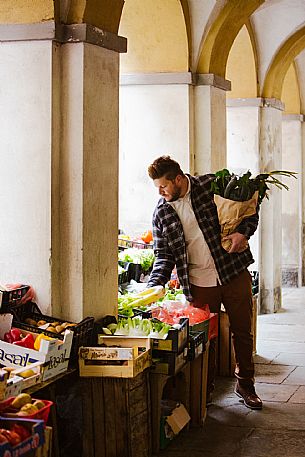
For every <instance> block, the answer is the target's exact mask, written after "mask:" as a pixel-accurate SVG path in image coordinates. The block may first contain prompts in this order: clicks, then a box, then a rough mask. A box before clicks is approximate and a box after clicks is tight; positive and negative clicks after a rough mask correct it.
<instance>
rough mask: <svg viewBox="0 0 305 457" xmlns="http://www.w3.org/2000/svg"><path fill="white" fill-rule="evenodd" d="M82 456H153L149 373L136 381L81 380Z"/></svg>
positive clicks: (127, 379) (112, 379) (132, 379)
mask: <svg viewBox="0 0 305 457" xmlns="http://www.w3.org/2000/svg"><path fill="white" fill-rule="evenodd" d="M81 381H82V391H83V429H84V430H86V433H84V437H83V455H84V456H86V457H123V456H124V457H150V456H151V407H150V405H151V403H150V384H149V370H145V371H144V372H142V373H140V374H139V375H138V376H136V377H135V378H126V379H123V378H122V379H119V378H82V380H81Z"/></svg>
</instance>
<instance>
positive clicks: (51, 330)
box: [47, 325, 57, 333]
mask: <svg viewBox="0 0 305 457" xmlns="http://www.w3.org/2000/svg"><path fill="white" fill-rule="evenodd" d="M47 331H48V332H52V333H57V331H56V329H55V328H54V327H53V326H52V325H50V326H49V327H48V328H47Z"/></svg>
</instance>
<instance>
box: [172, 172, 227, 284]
mask: <svg viewBox="0 0 305 457" xmlns="http://www.w3.org/2000/svg"><path fill="white" fill-rule="evenodd" d="M187 179H188V188H187V192H186V194H185V196H184V197H182V198H179V199H178V200H176V201H175V202H169V204H170V205H171V206H172V207H173V208H174V210H175V211H176V213H177V214H178V216H179V219H180V221H181V224H182V227H183V232H184V238H185V243H186V252H187V263H188V269H189V281H190V283H191V284H194V285H195V286H199V287H213V286H216V285H217V280H218V281H219V278H218V273H217V270H216V267H215V263H214V259H213V257H212V255H211V251H210V249H209V247H208V245H207V243H206V241H205V239H204V236H203V233H202V231H201V230H200V227H199V225H198V222H197V219H196V216H195V213H194V211H193V208H192V203H191V183H190V180H189V178H188V176H187ZM219 282H220V281H219Z"/></svg>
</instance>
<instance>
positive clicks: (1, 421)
mask: <svg viewBox="0 0 305 457" xmlns="http://www.w3.org/2000/svg"><path fill="white" fill-rule="evenodd" d="M13 424H16V425H22V426H23V427H25V428H27V429H28V431H29V432H30V433H31V435H30V436H29V437H28V438H26V439H25V440H23V441H21V443H19V444H17V445H16V446H12V445H11V444H10V443H8V442H7V441H6V442H4V443H0V455H1V456H4V457H17V456H21V455H27V454H28V453H29V451H31V450H35V449H37V448H39V447H41V446H42V445H43V444H44V427H43V421H42V420H38V419H36V420H34V419H24V418H22V419H21V418H19V419H16V418H6V417H0V428H6V429H10V427H12V426H13Z"/></svg>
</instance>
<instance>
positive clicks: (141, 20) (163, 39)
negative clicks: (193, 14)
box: [119, 0, 189, 73]
mask: <svg viewBox="0 0 305 457" xmlns="http://www.w3.org/2000/svg"><path fill="white" fill-rule="evenodd" d="M184 7H186V5H184ZM185 11H187V10H185V9H183V8H182V4H181V3H180V1H177V0H167V1H166V2H164V0H126V1H125V6H124V10H123V14H122V19H121V23H120V28H119V34H120V35H123V36H125V37H127V40H128V49H127V54H125V55H121V70H122V73H171V72H173V73H174V72H178V73H179V72H187V71H188V69H189V43H188V33H187V25H186V21H185V14H186V13H185Z"/></svg>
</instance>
